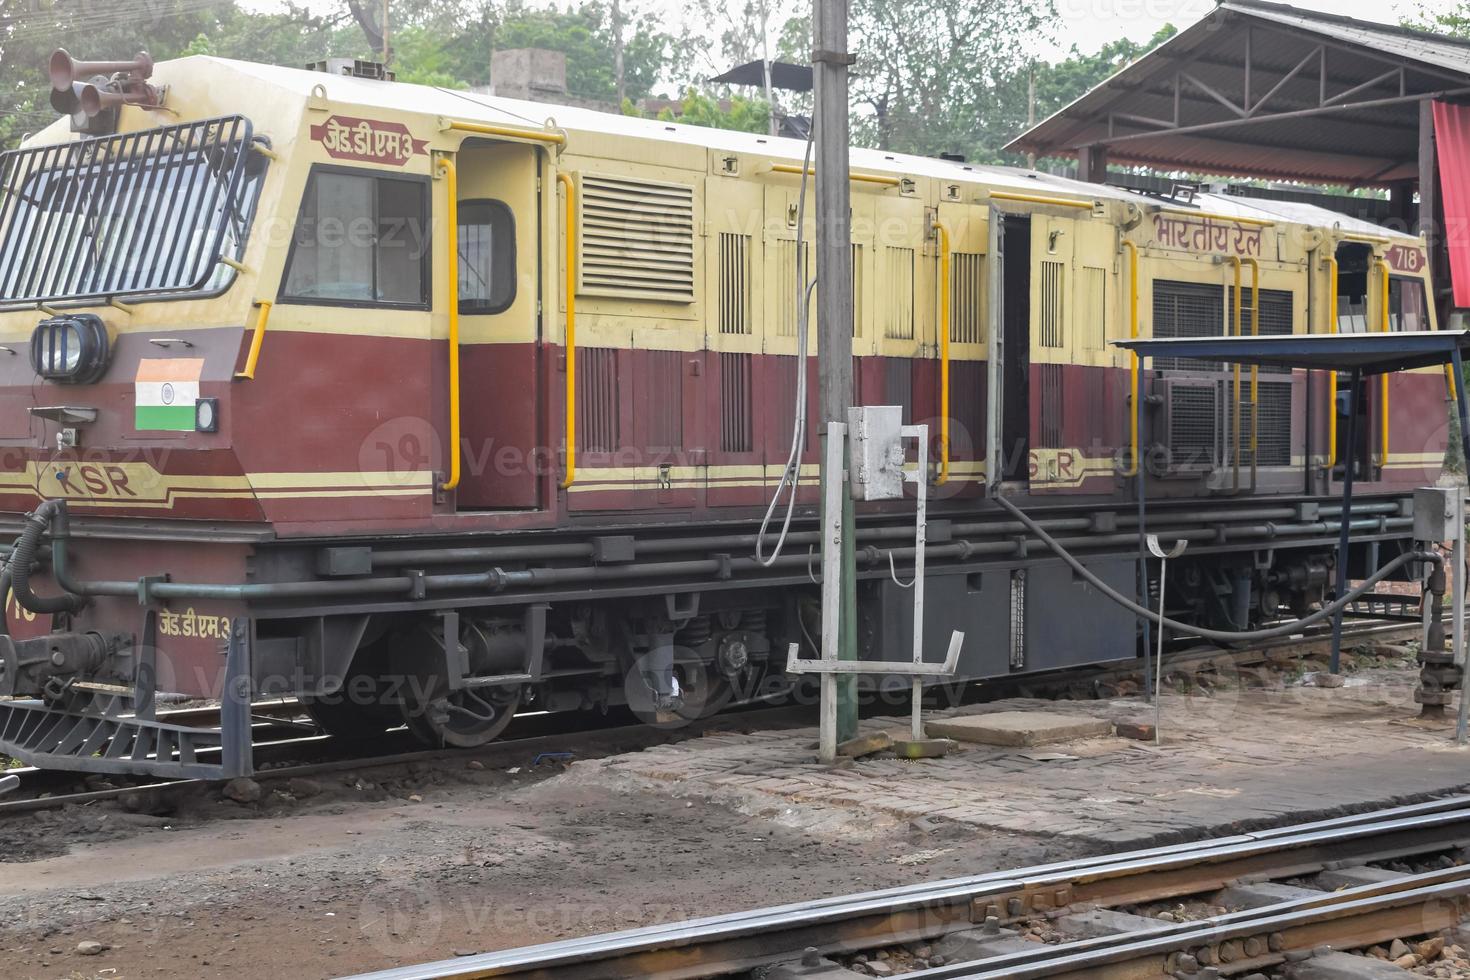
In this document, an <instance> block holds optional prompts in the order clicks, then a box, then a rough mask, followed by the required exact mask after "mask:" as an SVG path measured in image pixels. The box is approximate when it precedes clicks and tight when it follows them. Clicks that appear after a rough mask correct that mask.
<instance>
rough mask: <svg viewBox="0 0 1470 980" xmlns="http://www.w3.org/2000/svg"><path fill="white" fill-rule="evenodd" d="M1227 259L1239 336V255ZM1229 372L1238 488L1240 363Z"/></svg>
mask: <svg viewBox="0 0 1470 980" xmlns="http://www.w3.org/2000/svg"><path fill="white" fill-rule="evenodd" d="M1229 259H1230V266H1231V268H1232V269H1233V270H1234V272H1235V291H1234V292H1233V293H1232V296H1233V297H1234V300H1235V318H1234V319H1235V336H1237V337H1239V336H1240V317H1241V301H1240V257H1239V256H1235V255H1232V256H1230V257H1229ZM1231 374H1232V376H1233V377H1234V385H1233V387H1232V390H1233V392H1234V399H1235V401H1234V403H1233V404H1234V408H1232V409H1231V412H1230V421H1231V439H1232V440H1233V443H1234V446H1235V471H1234V472H1235V477H1234V482H1233V483H1231V486H1232V487H1233V488H1234V489H1236V490H1239V489H1240V365H1239V364H1236V365H1235V366H1234V367H1233V368H1232V369H1231Z"/></svg>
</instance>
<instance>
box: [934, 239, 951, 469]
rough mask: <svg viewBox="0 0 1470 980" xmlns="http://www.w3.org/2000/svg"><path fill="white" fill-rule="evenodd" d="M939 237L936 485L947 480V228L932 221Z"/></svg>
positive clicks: (948, 308)
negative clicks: (937, 462)
mask: <svg viewBox="0 0 1470 980" xmlns="http://www.w3.org/2000/svg"><path fill="white" fill-rule="evenodd" d="M934 232H935V235H936V236H937V237H938V239H939V476H938V478H937V479H936V480H935V481H934V482H935V483H936V484H938V485H939V486H943V485H944V484H946V483H948V482H949V318H950V313H951V310H950V297H949V274H950V273H949V246H950V238H949V229H948V228H946V227H945V226H944V222H942V221H939V220H935V222H934Z"/></svg>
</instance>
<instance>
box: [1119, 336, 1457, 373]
mask: <svg viewBox="0 0 1470 980" xmlns="http://www.w3.org/2000/svg"><path fill="white" fill-rule="evenodd" d="M1112 343H1113V346H1115V347H1121V348H1123V349H1124V350H1129V351H1132V352H1133V353H1135V354H1137V355H1139V356H1140V357H1193V358H1200V359H1203V360H1209V361H1224V362H1226V363H1227V364H1254V365H1258V366H1261V367H1285V368H1306V369H1309V370H1325V371H1343V372H1352V371H1361V372H1362V373H1363V374H1364V375H1373V374H1389V373H1391V372H1394V371H1409V370H1413V369H1414V368H1423V367H1438V366H1439V365H1441V364H1445V363H1447V362H1449V361H1451V360H1452V359H1453V358H1454V356H1455V351H1456V350H1457V349H1458V350H1459V352H1460V355H1461V357H1462V358H1465V359H1466V360H1470V330H1401V331H1388V332H1385V333H1331V334H1328V333H1318V334H1277V335H1272V336H1267V337H1165V338H1157V339H1154V338H1139V339H1136V340H1115V341H1113V342H1112Z"/></svg>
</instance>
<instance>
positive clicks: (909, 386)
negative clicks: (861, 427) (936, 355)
mask: <svg viewBox="0 0 1470 980" xmlns="http://www.w3.org/2000/svg"><path fill="white" fill-rule="evenodd" d="M883 394H884V397H885V398H887V399H888V401H887V404H889V405H898V406H900V407H901V408H902V409H903V424H904V425H909V424H911V418H912V416H913V404H914V362H913V361H912V360H911V359H910V358H907V357H885V358H884V359H883Z"/></svg>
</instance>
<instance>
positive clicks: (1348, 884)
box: [1312, 864, 1404, 892]
mask: <svg viewBox="0 0 1470 980" xmlns="http://www.w3.org/2000/svg"><path fill="white" fill-rule="evenodd" d="M1402 877H1404V874H1403V872H1401V871H1390V870H1388V869H1387V868H1370V867H1369V866H1368V865H1366V864H1363V865H1358V866H1356V867H1351V868H1338V869H1336V870H1335V871H1323V872H1322V873H1321V874H1319V875H1317V876H1316V877H1315V878H1313V879H1312V884H1314V885H1316V886H1317V887H1318V888H1321V889H1324V890H1326V891H1329V892H1335V891H1337V890H1338V889H1340V888H1358V887H1360V886H1362V885H1379V884H1382V883H1383V882H1385V881H1393V880H1394V879H1396V878H1402Z"/></svg>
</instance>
